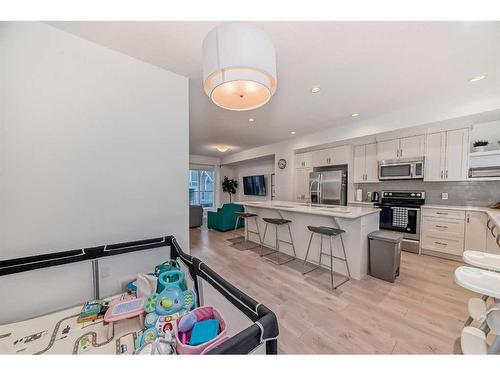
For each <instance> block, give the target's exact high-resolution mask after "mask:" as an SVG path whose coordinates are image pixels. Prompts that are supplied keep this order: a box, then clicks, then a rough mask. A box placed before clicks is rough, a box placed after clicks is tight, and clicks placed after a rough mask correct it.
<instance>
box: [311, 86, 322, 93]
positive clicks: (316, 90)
mask: <svg viewBox="0 0 500 375" xmlns="http://www.w3.org/2000/svg"><path fill="white" fill-rule="evenodd" d="M320 91H321V87H319V86H313V87H312V88H311V92H312V93H313V94H316V93H317V92H320Z"/></svg>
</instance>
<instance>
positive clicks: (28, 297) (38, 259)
mask: <svg viewBox="0 0 500 375" xmlns="http://www.w3.org/2000/svg"><path fill="white" fill-rule="evenodd" d="M165 250H167V251H165ZM168 250H170V251H169V252H168ZM147 251H157V252H158V251H161V252H160V253H156V255H157V256H158V255H159V256H162V257H163V259H165V258H170V259H175V260H177V261H178V262H180V264H181V266H182V269H183V271H184V272H185V273H186V275H187V276H188V277H187V279H188V282H189V284H190V288H191V289H192V290H193V291H194V292H195V294H196V299H197V305H198V306H203V305H211V306H213V307H215V308H216V309H217V310H218V311H220V312H221V313H222V314H223V315H224V319H225V321H226V323H227V326H228V335H229V339H227V340H226V341H224V342H222V343H221V344H220V345H217V346H215V347H213V348H211V349H210V350H209V351H208V353H207V354H250V353H263V354H264V353H265V354H277V342H278V322H277V319H276V316H275V314H274V313H273V312H272V311H271V310H269V309H268V308H267V307H266V306H264V305H263V304H261V303H258V302H257V301H255V300H254V299H252V298H251V297H249V296H248V295H246V294H245V293H244V292H242V291H241V290H239V289H238V288H236V287H235V286H234V285H232V284H231V283H229V282H228V281H226V280H225V279H224V278H222V277H221V276H220V275H219V274H217V273H216V272H215V271H213V270H212V269H211V268H210V267H208V266H207V265H206V264H205V263H203V261H201V260H200V259H198V258H196V257H193V256H191V255H189V254H186V253H185V252H183V251H182V249H181V247H180V246H179V244H178V243H177V241H176V239H175V238H174V237H173V236H167V237H159V238H151V239H146V240H140V241H133V242H126V243H118V244H112V245H103V246H97V247H92V248H84V249H78V250H70V251H64V252H57V253H49V254H42V255H35V256H29V257H23V258H16V259H9V260H3V261H0V276H1V278H0V280H2V281H3V285H4V286H5V287H6V288H7V289H10V290H14V288H17V289H19V290H18V293H19V295H18V296H17V297H15V298H13V299H12V300H11V301H8V302H9V303H13V304H19V306H20V305H22V306H25V308H26V309H29V308H30V304H33V307H34V308H35V307H36V299H37V296H39V295H41V294H43V295H44V299H47V298H48V299H49V300H50V299H51V298H53V303H52V304H47V303H46V301H44V304H43V306H51V308H50V309H49V310H47V308H46V307H43V308H44V309H45V310H46V311H44V310H40V309H39V310H36V309H35V310H34V311H35V312H33V313H32V314H31V315H32V316H29V319H27V320H25V321H24V322H27V323H26V324H29V322H30V319H32V318H34V319H40V317H38V318H36V315H42V317H41V318H45V317H50V316H51V315H54V316H57V311H58V310H63V309H64V308H67V307H69V306H70V305H66V306H59V305H58V303H61V302H60V301H61V296H58V295H57V293H55V292H54V293H50V292H49V293H41V291H43V288H50V287H51V284H50V283H52V282H56V281H55V280H53V279H55V278H57V275H58V272H66V273H67V272H75V269H74V268H72V269H68V270H65V269H64V267H74V265H77V267H83V270H88V271H89V272H88V273H90V275H86V276H85V277H82V280H83V281H81V282H82V284H83V283H85V280H88V285H87V287H88V289H92V290H91V291H89V292H88V294H89V296H90V297H92V298H93V299H99V298H102V294H104V295H105V296H108V294H109V293H110V290H109V288H106V287H104V286H102V287H101V286H100V282H101V283H102V280H103V277H102V275H100V273H102V272H103V271H104V270H106V267H102V266H101V264H107V265H110V264H116V263H117V262H116V261H114V262H113V259H115V260H117V259H118V258H119V257H123V256H126V255H127V254H131V253H138V252H141V254H142V252H147ZM143 255H145V254H143ZM141 258H147V257H145V256H144V257H141ZM110 260H111V261H110ZM72 265H73V266H72ZM31 272H33V273H37V276H36V277H37V278H38V279H40V274H39V273H40V272H44V274H42V277H43V280H45V281H44V283H45V285H38V284H39V283H36V285H31V287H30V289H31V290H26V287H24V285H26V283H29V280H30V273H31ZM106 272H109V270H108V271H106ZM83 273H87V271H84V272H83ZM129 273H130V272H129ZM75 274H76V273H75ZM107 276H108V277H109V275H107ZM27 280H28V281H27ZM42 284H43V283H42ZM10 294H11V293H10ZM65 301H66V300H65ZM84 302H85V301H84V300H82V301H80V303H82V304H83V303H84ZM75 304H76V303H73V305H75ZM5 311H6V313H5V314H6V315H7V314H8V310H5ZM36 311H38V312H39V314H36ZM68 311H69V310H68ZM61 313H62V312H60V314H61ZM13 314H14V313H12V314H11V316H14V315H13ZM5 318H6V316H4V317H3V318H2V322H3V323H12V321H8V319H7V321H6V319H5ZM7 318H8V317H7ZM57 318H58V319H59V316H57ZM68 318H72V317H65V318H63V319H61V320H60V321H59V322H58V325H57V326H56V329H55V330H54V332H53V333H52V337H51V339H50V342H49V344H48V346H47V345H45V344H44V348H45V346H47V348H45V349H43V350H41V351H40V352H47V351H48V350H49V348H51V347H52V346H53V345H54V342H55V341H57V340H59V339H64V338H66V337H68V336H62V335H63V334H64V329H63V328H64V327H62V326H61V327H59V323H60V322H62V321H63V320H64V319H68ZM11 320H12V318H11ZM73 320H74V319H73ZM39 321H40V320H37V322H39ZM46 321H48V320H46ZM24 322H21V323H19V324H22V323H24ZM16 324H18V323H15V324H10V325H9V324H6V325H3V326H2V325H0V351H1V350H2V348H3V347H5V345H4V346H2V345H3V344H2V341H4V343H7V342H8V345H10V346H12V345H13V344H17V343H18V342H22V343H26V342H28V341H29V340H37V339H39V338H40V337H41V336H42V335H46V337H47V338H46V341H47V342H48V339H49V337H50V336H51V335H50V332H49V329H47V330H46V331H43V330H42V328H40V327H39V329H38V330H39V331H40V332H35V333H34V334H33V335H29V336H23V335H24V334H23V333H22V332H21V333H19V332H17V333H16V331H15V330H16V327H17V326H16ZM26 324H24V326H23V327H24V328H25V326H26ZM47 324H48V323H47ZM51 324H52V323H51ZM65 324H66V323H63V324H62V325H63V326H64V325H65ZM37 325H39V323H37ZM52 326H53V324H52ZM6 327H8V329H7V328H6ZM51 329H52V328H51ZM69 329H70V327H69V325H68V327H67V328H66V330H69ZM58 330H59V333H58ZM61 332H62V333H61ZM134 335H135V334H134ZM84 338H85V337H84ZM79 339H80V343H81V337H80V338H79ZM23 340H24V342H23ZM88 340H89V341H90V342H92V345H93V346H94V347H99V346H100V345H104V344H100V343H97V342H96V341H98V339H97V340H96V333H95V332H90V333H89V334H88ZM66 341H67V340H66ZM110 341H111V340H109V341H107V343H109V342H110ZM113 344H114V343H113ZM17 345H18V347H19V344H17ZM76 346H77V344H76V343H75V350H76V349H77V348H76ZM89 346H90V344H89ZM113 346H114V345H113ZM123 346H124V345H123V344H120V342H119V341H118V340H116V348H117V349H116V350H117V353H119V352H120V350H121V351H123V350H124V348H123ZM23 350H26V345H25V346H24V347H23V348H22V349H18V350H15V351H14V352H23ZM52 350H53V349H52ZM113 350H114V348H113ZM29 352H30V351H29V350H28V351H24V353H29ZM33 352H36V351H33ZM73 353H75V351H73ZM0 354H4V353H0Z"/></svg>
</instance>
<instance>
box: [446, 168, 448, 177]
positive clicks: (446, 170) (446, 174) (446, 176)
mask: <svg viewBox="0 0 500 375" xmlns="http://www.w3.org/2000/svg"><path fill="white" fill-rule="evenodd" d="M446 178H448V169H447V170H446Z"/></svg>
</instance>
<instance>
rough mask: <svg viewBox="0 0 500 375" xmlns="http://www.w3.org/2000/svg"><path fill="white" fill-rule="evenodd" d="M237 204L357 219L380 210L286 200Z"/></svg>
mask: <svg viewBox="0 0 500 375" xmlns="http://www.w3.org/2000/svg"><path fill="white" fill-rule="evenodd" d="M238 204H242V205H244V206H247V207H255V208H263V209H270V210H279V211H288V212H297V213H301V214H309V215H321V216H330V217H338V218H343V219H350V220H354V219H358V218H360V217H363V216H366V215H372V214H377V215H378V213H379V211H380V210H379V209H378V208H370V207H356V206H330V205H322V206H314V205H313V206H312V207H310V206H309V205H308V204H305V203H297V202H287V201H247V202H238Z"/></svg>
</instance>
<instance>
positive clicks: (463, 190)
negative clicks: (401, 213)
mask: <svg viewBox="0 0 500 375" xmlns="http://www.w3.org/2000/svg"><path fill="white" fill-rule="evenodd" d="M355 188H357V189H363V200H367V199H366V193H367V192H368V191H378V192H381V191H384V190H393V191H397V190H414V191H425V195H426V197H425V198H426V199H425V202H426V203H427V204H446V205H452V206H455V205H456V206H467V205H468V206H489V205H491V204H492V203H496V202H499V201H500V181H459V182H458V181H457V182H423V181H418V180H411V181H405V180H400V181H384V182H379V183H375V184H356V185H355ZM441 193H448V199H441Z"/></svg>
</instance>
